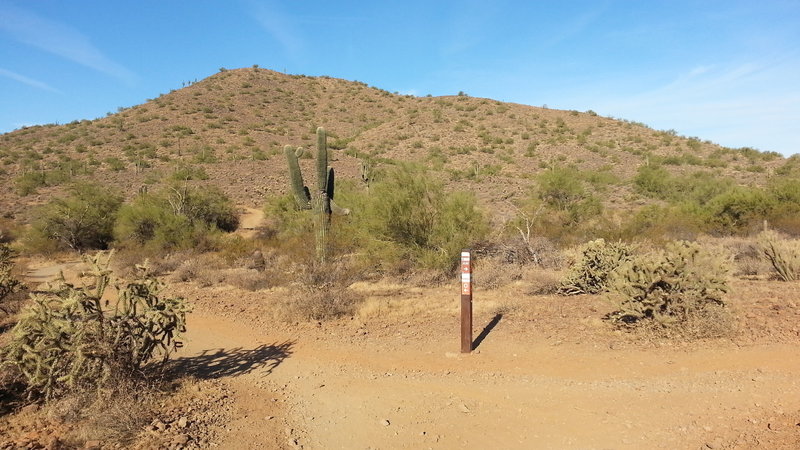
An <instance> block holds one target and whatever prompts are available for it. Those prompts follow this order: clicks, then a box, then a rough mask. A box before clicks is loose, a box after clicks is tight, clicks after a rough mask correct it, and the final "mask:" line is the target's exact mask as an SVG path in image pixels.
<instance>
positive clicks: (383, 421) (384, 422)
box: [381, 419, 392, 427]
mask: <svg viewBox="0 0 800 450" xmlns="http://www.w3.org/2000/svg"><path fill="white" fill-rule="evenodd" d="M391 424H392V423H391V422H389V419H383V420H382V421H381V425H383V426H385V427H388V426H389V425H391Z"/></svg>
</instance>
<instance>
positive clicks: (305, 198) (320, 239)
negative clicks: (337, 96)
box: [284, 127, 349, 262]
mask: <svg viewBox="0 0 800 450" xmlns="http://www.w3.org/2000/svg"><path fill="white" fill-rule="evenodd" d="M284 153H285V154H286V160H287V162H288V165H289V178H290V182H291V187H292V193H293V194H294V198H295V201H296V202H297V207H298V208H299V209H312V210H313V212H314V228H315V231H316V236H317V258H319V260H320V262H325V256H326V254H325V253H326V248H327V242H326V240H327V235H328V229H329V228H330V223H331V212H332V211H333V210H337V212H340V213H342V214H347V213H349V211H348V210H346V209H340V208H338V207H336V205H335V204H333V196H334V181H335V176H334V172H333V168H332V167H330V168H329V167H328V138H327V135H326V133H325V129H324V128H322V127H319V128H317V188H316V190H315V191H314V195H313V196H312V195H311V192H310V191H309V189H308V187H307V186H305V185H304V184H303V174H302V172H301V171H300V163H299V162H298V160H297V158H299V157H300V156H302V154H303V149H302V148H297V149H293V148H292V147H291V146H290V145H287V146H286V147H284Z"/></svg>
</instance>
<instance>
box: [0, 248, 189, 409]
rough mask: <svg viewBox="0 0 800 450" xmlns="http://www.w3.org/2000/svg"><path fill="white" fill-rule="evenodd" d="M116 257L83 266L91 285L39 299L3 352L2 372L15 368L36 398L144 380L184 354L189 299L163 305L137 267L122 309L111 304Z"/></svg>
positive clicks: (58, 286)
mask: <svg viewBox="0 0 800 450" xmlns="http://www.w3.org/2000/svg"><path fill="white" fill-rule="evenodd" d="M110 257H111V254H110V253H109V254H108V255H107V256H106V255H103V254H98V255H96V256H94V257H92V258H89V257H86V258H84V261H85V262H86V263H87V264H88V265H89V267H90V270H89V273H88V276H89V277H90V279H91V283H88V284H85V285H83V286H74V285H72V284H69V283H66V282H65V281H64V279H63V277H62V278H61V279H60V280H58V281H56V282H55V283H54V284H52V285H51V286H50V287H49V288H48V289H46V290H45V291H43V292H41V293H37V294H35V295H33V296H32V299H33V304H32V305H31V306H29V307H28V308H27V309H25V310H24V311H23V313H22V315H21V317H20V320H19V322H18V323H17V325H16V326H15V327H14V329H13V332H12V333H13V337H12V340H11V342H10V343H9V344H8V345H7V346H6V348H4V349H3V350H2V356H3V359H4V362H3V364H4V365H8V366H13V367H15V368H16V369H17V370H18V371H19V373H20V375H21V376H22V378H23V379H24V381H25V382H26V383H27V386H28V391H29V394H30V395H32V396H33V395H42V396H44V397H45V398H52V397H54V396H57V395H58V394H60V393H62V392H64V391H66V390H69V389H72V388H75V387H80V386H97V385H101V384H103V383H104V382H106V381H107V380H109V378H111V377H112V375H128V376H130V375H140V374H141V373H140V372H139V369H140V368H141V367H142V366H143V365H144V364H145V363H147V362H149V361H152V360H153V359H155V358H156V357H158V356H160V357H162V358H164V359H166V358H167V357H168V356H169V354H170V352H171V351H172V350H174V349H175V348H177V347H179V346H180V342H179V341H178V340H177V339H178V337H179V335H180V333H181V332H183V331H185V324H186V314H187V313H188V312H189V308H188V306H187V304H186V302H185V301H184V300H183V299H182V298H161V297H160V296H159V295H158V294H159V291H160V289H161V287H162V285H161V284H160V283H159V282H158V281H157V280H156V279H155V278H153V277H152V276H151V275H149V274H148V272H147V269H146V267H143V266H137V276H136V279H135V280H134V281H132V282H130V283H123V284H114V288H115V289H116V290H117V298H116V301H114V300H111V301H110V303H111V304H112V305H114V306H113V309H111V308H108V306H107V305H108V304H109V300H108V299H104V294H105V291H106V289H107V287H108V286H109V285H110V284H112V282H113V281H114V280H113V279H112V273H111V271H110V270H109V269H108V261H109V259H110Z"/></svg>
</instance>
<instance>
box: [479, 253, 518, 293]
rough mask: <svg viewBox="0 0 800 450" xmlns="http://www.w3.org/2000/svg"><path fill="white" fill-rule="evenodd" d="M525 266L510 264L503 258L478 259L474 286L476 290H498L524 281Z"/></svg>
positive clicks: (498, 256)
mask: <svg viewBox="0 0 800 450" xmlns="http://www.w3.org/2000/svg"><path fill="white" fill-rule="evenodd" d="M523 274H524V266H523V265H522V264H518V263H514V262H508V260H507V259H505V258H504V257H503V256H500V255H497V256H490V257H488V258H477V259H476V261H475V264H474V267H473V279H474V281H473V284H474V286H475V288H476V289H497V288H499V287H502V286H505V285H507V284H510V283H512V282H514V281H519V280H521V279H522V276H523Z"/></svg>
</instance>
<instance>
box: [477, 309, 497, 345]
mask: <svg viewBox="0 0 800 450" xmlns="http://www.w3.org/2000/svg"><path fill="white" fill-rule="evenodd" d="M502 318H503V315H502V314H495V316H494V317H492V320H491V321H490V322H489V323H488V324H487V325H486V326H485V327H484V328H483V331H481V334H479V335H478V337H477V338H475V341H473V343H472V349H473V350H475V349H476V348H478V346H479V345H481V342H483V340H484V339H486V336H489V333H491V332H492V330H493V329H494V327H496V326H497V324H498V323H500V319H502Z"/></svg>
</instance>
